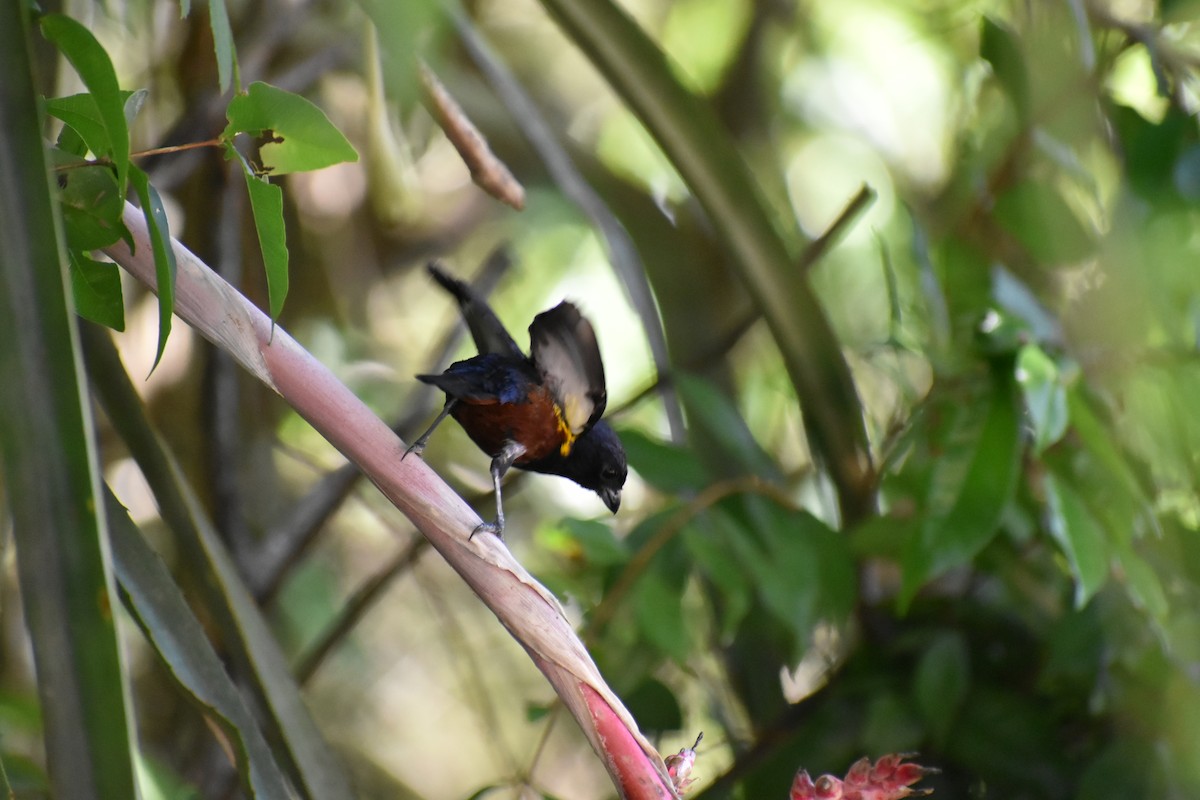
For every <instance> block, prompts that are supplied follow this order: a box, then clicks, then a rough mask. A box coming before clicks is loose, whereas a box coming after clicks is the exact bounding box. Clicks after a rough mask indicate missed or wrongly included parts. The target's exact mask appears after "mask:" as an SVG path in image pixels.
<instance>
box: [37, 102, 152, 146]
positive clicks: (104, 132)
mask: <svg viewBox="0 0 1200 800" xmlns="http://www.w3.org/2000/svg"><path fill="white" fill-rule="evenodd" d="M132 94H133V93H132V92H122V93H121V95H122V97H123V98H127V97H128V96H130V95H132ZM123 104H124V100H122V105H123ZM46 113H47V114H49V115H50V116H52V117H56V118H57V119H60V120H62V121H63V123H64V124H65V125H67V126H69V127H70V128H72V129H73V130H74V131H75V132H76V133H78V134H79V136H80V138H81V139H83V141H84V144H86V145H87V148H88V150H90V151H91V152H92V153H94V154H95V155H97V156H103V155H106V154H107V153H108V151H109V150H110V149H111V148H112V141H111V139H110V138H109V134H108V128H107V127H105V125H106V123H105V120H104V117H103V116H101V114H100V106H98V105H97V104H96V98H95V97H94V96H92V95H90V94H72V95H68V96H66V97H53V98H51V99H49V100H47V101H46Z"/></svg>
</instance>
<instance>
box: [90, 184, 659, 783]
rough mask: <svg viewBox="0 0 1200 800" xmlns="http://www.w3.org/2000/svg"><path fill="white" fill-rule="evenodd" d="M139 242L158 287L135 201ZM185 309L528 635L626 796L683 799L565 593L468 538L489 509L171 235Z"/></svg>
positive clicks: (136, 259)
mask: <svg viewBox="0 0 1200 800" xmlns="http://www.w3.org/2000/svg"><path fill="white" fill-rule="evenodd" d="M124 222H125V225H126V226H127V227H128V228H129V230H130V232H131V233H132V236H133V240H134V243H135V249H134V250H132V251H131V250H130V249H129V247H128V246H127V245H126V244H125V243H124V242H119V243H117V244H115V245H113V246H112V247H110V248H108V250H107V252H108V255H109V256H110V257H112V258H113V260H114V261H116V262H117V263H118V264H120V265H121V266H122V267H124V268H125V269H126V270H128V271H129V272H130V273H131V274H132V275H134V277H136V278H138V279H139V280H141V281H142V282H143V283H145V284H146V285H147V286H149V287H150V288H151V289H154V288H155V287H156V283H155V271H154V262H153V256H152V252H151V247H150V241H149V235H148V232H147V230H146V224H145V220H144V218H143V216H142V214H141V212H140V211H138V210H137V209H135V208H133V207H132V206H127V207H126V209H125V213H124ZM172 246H173V248H174V250H175V258H176V262H177V264H178V272H177V276H176V285H175V313H176V314H177V315H178V316H179V317H180V318H182V319H183V320H184V321H185V322H187V323H188V324H189V325H191V326H192V327H193V328H195V329H196V331H197V332H198V333H200V334H201V335H202V336H204V337H205V338H207V339H208V340H209V341H211V342H213V344H215V345H217V346H218V347H220V348H221V349H222V350H224V351H226V352H227V353H229V354H230V355H232V356H233V357H234V358H235V359H236V360H237V361H238V362H239V363H240V364H241V365H242V366H243V367H244V368H245V369H246V370H248V371H249V372H250V373H251V374H252V375H254V377H256V378H258V379H259V380H261V381H262V382H263V383H265V384H266V385H267V386H269V387H270V388H271V389H273V390H274V391H276V392H277V393H278V394H279V395H280V396H281V397H282V398H283V399H284V400H285V401H286V402H287V403H288V404H290V405H291V406H292V408H294V409H295V410H296V412H297V413H298V414H300V416H301V417H303V418H304V419H306V420H307V421H308V422H309V423H310V424H311V425H312V426H313V427H314V428H316V429H317V431H318V432H320V433H321V434H322V435H323V436H324V437H325V438H326V439H328V440H329V442H330V443H331V444H333V445H334V446H335V447H336V448H337V449H338V450H340V451H341V452H342V453H343V454H344V455H345V456H346V457H347V458H348V459H350V460H351V461H352V462H354V463H355V464H356V465H357V466H358V467H359V468H360V469H361V470H362V471H363V473H364V474H365V475H366V476H367V477H368V478H370V480H371V481H372V482H373V483H374V484H375V485H376V486H377V487H378V488H379V490H380V491H381V492H383V494H384V495H385V496H386V497H387V498H388V499H389V500H391V501H392V503H393V504H395V506H396V507H397V508H398V509H399V510H400V511H401V512H403V513H404V514H405V516H407V517H408V518H409V519H410V520H411V521H412V522H413V524H414V525H415V526H416V527H417V529H418V530H420V531H421V533H422V534H423V535H424V536H425V537H426V538H427V539H428V540H429V542H430V544H432V545H433V547H434V548H435V549H436V550H437V551H438V552H439V553H441V555H442V557H443V558H445V559H446V562H447V563H448V564H450V566H451V567H453V568H454V569H455V570H456V571H457V572H458V573H459V575H460V576H461V577H462V578H463V580H465V581H466V582H467V584H468V585H469V586H470V587H471V589H472V590H473V591H474V592H475V593H476V594H477V595H478V596H479V598H480V599H481V600H482V601H483V602H484V603H485V604H486V605H487V606H488V608H490V609H491V610H492V612H493V613H494V614H495V615H496V617H497V618H498V619H499V620H500V622H501V624H502V625H504V627H505V628H507V629H508V631H509V633H511V634H512V636H513V637H514V638H515V639H516V640H517V641H518V642H520V643H521V645H522V646H523V647H524V648H525V650H526V652H527V653H529V656H530V658H531V659H533V662H534V663H535V664H536V665H537V667H538V668H539V669H540V670H541V671H542V673H543V674H544V675H545V676H546V679H547V680H548V681H549V682H550V684H551V685H552V686H553V687H554V690H555V692H557V693H558V695H559V697H560V698H561V699H562V701H563V704H564V705H565V706H566V707H567V708H568V709H569V710H570V712H571V714H572V715H573V716H574V717H575V720H576V721H577V722H578V723H579V726H580V727H581V728H582V729H583V732H584V735H585V736H587V738H588V741H589V742H590V743H591V745H592V748H593V749H594V750H595V751H596V753H597V754H598V755H599V756H600V757H601V759H602V760H603V761H604V764H605V767H606V768H607V769H608V772H609V774H610V776H611V777H612V779H613V782H614V784H616V786H617V788H618V790H619V791H620V793H621V796H622V797H624V798H629V799H630V800H642V798H672V797H676V796H677V795H676V794H675V791H674V789H673V788H672V784H671V779H670V777H669V776H668V775H667V772H666V768H665V766H664V765H663V761H662V758H661V757H660V756H659V754H658V752H657V751H656V750H655V749H654V747H653V746H651V745H650V743H649V742H648V741H646V739H645V737H643V736H642V735H641V733H640V732H639V731H638V729H637V724H636V723H635V722H634V720H633V718H632V717H631V716H630V714H629V712H628V711H627V710H626V709H625V707H624V705H622V703H621V701H620V699H618V698H617V696H616V695H615V694H614V693H613V692H612V690H611V689H609V688H608V686H607V685H606V684H605V682H604V679H603V678H602V677H601V676H600V672H599V670H598V669H597V668H596V665H595V663H594V662H593V661H592V659H591V656H589V655H588V653H587V650H586V649H585V648H584V646H583V644H582V642H580V640H579V638H578V636H576V634H575V631H574V630H573V628H572V627H571V624H570V623H569V622H568V621H567V619H566V617H565V616H564V614H563V611H562V607H561V606H560V605H559V603H558V601H557V600H556V599H555V598H554V596H553V595H552V594H551V593H550V592H549V591H548V590H547V589H545V588H544V587H543V586H542V585H541V584H539V583H538V582H537V581H536V580H534V579H533V577H532V576H531V575H529V573H528V572H526V571H525V569H524V567H522V566H521V565H520V564H519V563H518V562H517V561H516V559H514V558H513V557H512V554H511V553H509V551H508V548H506V547H505V546H504V544H503V543H502V542H501V541H500V540H499V539H497V538H496V537H494V536H475V537H473V538H470V539H469V538H468V537H469V535H470V533H471V531H473V530H474V529H475V527H476V526H477V525H478V524H479V522H480V520H479V518H478V516H477V515H476V514H475V513H474V512H473V511H472V510H471V509H470V508H469V507H468V506H467V504H466V503H465V502H464V501H463V500H462V498H460V497H459V496H458V495H457V494H455V493H454V491H453V490H452V489H451V488H450V487H449V486H447V485H446V483H445V482H444V481H442V479H441V478H440V477H438V475H437V474H436V473H434V471H433V470H431V469H430V468H429V467H428V466H426V465H425V463H424V462H423V461H422V460H421V459H419V458H408V459H403V460H402V459H401V456H402V455H403V453H404V448H405V446H404V443H403V442H401V441H400V439H399V437H397V436H396V435H395V433H393V432H392V431H391V429H389V428H388V426H387V425H386V424H385V423H384V422H383V421H382V420H380V419H379V418H378V417H376V416H375V414H374V413H372V412H371V410H370V409H368V408H367V407H366V405H364V404H363V403H362V402H361V401H360V400H359V399H358V398H357V397H355V396H354V394H353V393H351V392H350V390H349V389H347V388H346V387H345V386H344V385H342V384H341V383H340V382H338V380H337V379H336V378H335V377H334V376H333V374H332V373H330V372H329V370H328V369H326V368H325V366H324V365H322V364H321V363H320V362H318V361H317V360H316V359H315V358H313V356H312V355H311V354H309V353H308V352H307V351H306V350H304V348H302V347H301V346H300V345H299V344H297V343H296V341H295V340H294V339H292V337H291V336H289V335H288V334H287V332H286V331H284V330H283V329H282V328H281V327H280V326H278V325H275V326H272V324H271V321H270V319H268V318H267V316H266V315H265V314H263V313H262V312H261V311H260V310H259V309H258V308H256V307H255V306H254V305H252V304H251V303H250V302H249V301H248V300H246V298H245V297H243V296H242V295H241V294H240V293H238V291H237V290H236V289H234V288H233V287H232V286H230V285H229V284H227V283H226V282H225V281H223V280H222V279H221V278H220V277H219V276H217V275H216V274H215V273H214V272H213V271H212V270H210V269H209V268H208V267H207V266H205V264H204V263H203V262H201V261H200V259H198V258H197V257H196V256H195V255H193V254H192V253H191V252H190V251H188V250H187V248H185V247H183V245H181V244H179V243H178V242H176V241H174V240H172Z"/></svg>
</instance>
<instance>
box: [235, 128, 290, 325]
mask: <svg viewBox="0 0 1200 800" xmlns="http://www.w3.org/2000/svg"><path fill="white" fill-rule="evenodd" d="M225 149H226V152H227V153H229V154H230V155H229V156H228V157H230V158H236V159H238V161H239V162H240V163H241V165H242V175H243V176H244V177H245V179H246V191H247V192H248V193H249V195H250V210H251V211H252V212H253V214H254V229H255V230H256V231H257V232H258V246H259V249H260V250H262V257H263V267H264V269H265V270H266V273H267V300H268V303H269V304H270V306H271V321H272V322H274V321H275V320H276V319H278V318H279V314H280V312H282V311H283V302H284V300H286V299H287V293H288V249H287V229H286V228H285V227H284V224H283V190H282V189H280V188H279V187H278V186H276V185H275V184H273V183H271V182H270V181H269V180H267V179H266V178H265V177H263V178H260V177H258V176H257V175H255V174H254V170H252V169H251V168H250V165H249V164H248V163H247V162H246V159H244V158H242V155H241V153H239V152H238V151H237V150H236V149H235V148H234V147H233V145H232V144H226V145H225Z"/></svg>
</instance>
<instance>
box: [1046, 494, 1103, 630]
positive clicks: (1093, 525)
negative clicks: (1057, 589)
mask: <svg viewBox="0 0 1200 800" xmlns="http://www.w3.org/2000/svg"><path fill="white" fill-rule="evenodd" d="M1044 485H1045V488H1046V503H1047V506H1048V507H1049V511H1050V533H1051V534H1052V535H1053V536H1054V540H1055V541H1056V542H1058V546H1059V549H1061V550H1062V552H1063V555H1065V556H1066V557H1067V561H1068V562H1070V564H1071V573H1072V575H1073V576H1074V578H1075V607H1076V608H1082V607H1083V606H1085V605H1087V602H1088V600H1090V599H1091V598H1092V595H1094V594H1095V593H1096V592H1097V591H1098V590H1099V589H1100V587H1102V586H1103V585H1104V584H1105V582H1106V581H1107V580H1108V542H1107V540H1106V538H1105V535H1104V529H1103V528H1102V527H1101V526H1100V523H1098V522H1096V519H1095V517H1093V516H1092V514H1091V512H1090V511H1089V510H1088V508H1087V506H1086V505H1085V504H1084V502H1083V500H1082V499H1081V498H1080V497H1079V495H1078V494H1077V493H1076V492H1075V490H1074V489H1072V488H1071V487H1070V486H1069V485H1068V484H1067V483H1065V482H1064V481H1062V480H1060V479H1059V478H1056V477H1055V476H1054V475H1053V474H1052V473H1049V472H1047V473H1046V477H1045V480H1044Z"/></svg>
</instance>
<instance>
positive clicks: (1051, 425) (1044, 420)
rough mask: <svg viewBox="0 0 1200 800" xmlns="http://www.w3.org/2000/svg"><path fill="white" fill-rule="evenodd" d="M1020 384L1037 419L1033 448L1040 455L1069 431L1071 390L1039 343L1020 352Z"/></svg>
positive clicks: (1034, 422)
mask: <svg viewBox="0 0 1200 800" xmlns="http://www.w3.org/2000/svg"><path fill="white" fill-rule="evenodd" d="M1016 376H1017V383H1018V384H1020V386H1021V392H1022V393H1023V394H1024V396H1025V408H1026V410H1027V411H1028V412H1029V418H1030V420H1031V421H1032V422H1033V447H1034V452H1036V453H1038V454H1039V455H1040V454H1041V453H1042V452H1043V451H1044V450H1045V449H1046V448H1047V447H1050V446H1051V445H1052V444H1054V443H1056V442H1057V441H1058V440H1059V439H1061V438H1062V437H1063V434H1064V433H1066V432H1067V421H1068V414H1067V390H1066V387H1064V386H1063V384H1062V381H1061V379H1060V377H1059V371H1058V365H1057V364H1055V363H1054V361H1053V360H1052V359H1051V358H1050V357H1049V356H1048V355H1046V353H1045V352H1043V350H1042V349H1041V348H1040V347H1038V346H1037V345H1036V344H1027V345H1025V346H1024V347H1022V348H1021V350H1020V352H1019V353H1018V354H1017V372H1016Z"/></svg>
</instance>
